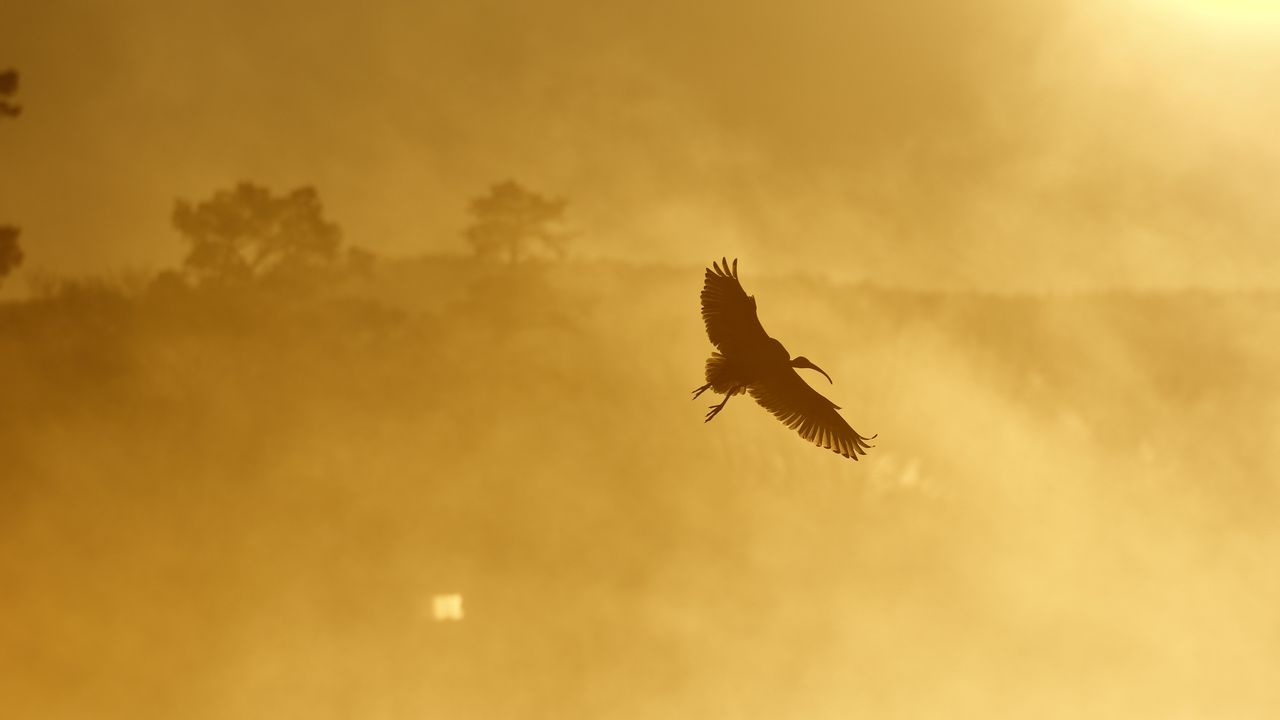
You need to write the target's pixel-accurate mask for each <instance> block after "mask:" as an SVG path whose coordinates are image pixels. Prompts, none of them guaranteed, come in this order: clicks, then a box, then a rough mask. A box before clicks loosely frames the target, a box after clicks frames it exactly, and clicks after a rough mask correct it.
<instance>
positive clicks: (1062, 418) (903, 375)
mask: <svg viewBox="0 0 1280 720" xmlns="http://www.w3.org/2000/svg"><path fill="white" fill-rule="evenodd" d="M742 279H743V283H744V285H745V286H746V287H747V290H748V291H749V292H751V293H753V294H755V295H757V297H758V298H759V302H760V313H761V318H762V320H763V322H764V325H765V327H766V328H767V329H768V330H769V331H770V332H771V333H772V334H773V335H775V336H776V337H779V338H780V339H782V340H783V341H784V342H785V343H786V345H787V347H788V349H789V350H790V351H791V352H792V354H793V355H795V354H804V355H806V356H808V357H809V358H811V359H813V360H814V361H815V362H817V363H818V364H819V365H821V366H822V367H823V368H824V369H825V370H826V371H827V372H829V373H830V374H831V376H832V378H833V379H834V381H835V384H834V385H831V386H826V385H825V383H824V386H823V387H821V388H819V390H820V392H824V393H827V394H828V395H829V397H831V398H832V399H833V400H834V401H835V402H837V403H838V404H839V405H841V406H842V407H843V408H844V410H843V414H844V415H845V417H846V418H847V419H848V420H849V421H850V423H851V424H852V425H853V426H854V427H855V428H857V429H858V430H859V431H860V432H862V433H863V434H871V433H879V438H878V439H877V440H876V441H875V442H876V447H875V448H874V449H873V450H872V451H871V452H870V454H869V455H868V456H867V457H866V458H864V459H863V460H862V461H861V462H858V463H854V462H850V461H848V460H844V459H842V458H839V457H837V456H836V455H834V454H832V453H829V452H825V451H822V450H820V449H817V448H813V447H810V446H808V445H806V444H805V443H804V442H803V441H801V440H800V439H799V438H797V437H796V436H795V435H794V434H793V433H791V432H790V431H787V430H786V429H785V428H783V427H781V426H780V425H779V424H778V423H777V422H776V421H775V420H773V419H772V418H771V417H769V416H768V415H767V414H766V413H764V412H763V411H761V410H760V409H759V408H758V407H756V406H755V405H754V403H753V402H751V401H750V400H747V399H743V398H736V399H734V400H732V401H731V402H730V403H729V405H728V406H727V408H726V410H725V412H724V413H722V414H721V415H720V417H718V418H717V419H716V420H715V421H714V422H712V423H710V424H708V425H704V424H703V423H702V415H703V411H704V409H705V408H704V406H705V405H706V403H705V402H703V400H705V399H706V398H705V397H704V398H703V399H700V400H699V401H697V402H690V401H689V399H688V396H689V395H688V394H689V391H690V390H691V389H693V388H694V387H696V386H697V385H699V384H701V382H702V380H701V373H702V363H703V361H704V359H705V357H706V355H707V353H708V351H709V345H708V344H707V342H706V338H705V335H704V334H703V329H702V327H701V321H700V319H699V317H698V308H697V295H698V289H699V287H700V284H701V270H700V269H697V268H677V267H659V266H654V267H635V266H629V265H625V264H619V263H605V262H592V263H585V262H584V263H566V264H526V265H521V266H516V267H509V266H503V265H496V264H481V263H477V262H474V261H472V260H469V259H462V258H449V257H428V258H421V259H417V260H411V261H410V260H405V261H396V262H386V263H383V264H382V265H380V266H379V267H378V268H376V269H375V271H374V273H373V274H372V275H371V276H369V277H367V278H363V279H359V278H356V279H348V280H347V281H345V282H344V283H343V284H342V285H341V286H337V287H333V288H330V289H328V290H326V291H324V292H320V293H312V294H305V295H303V294H289V293H285V292H283V291H280V290H270V289H266V288H250V289H243V290H240V291H236V292H230V291H223V292H213V291H193V290H185V289H181V288H175V287H169V286H164V285H161V284H157V285H155V286H153V287H152V288H151V289H149V290H139V291H137V292H124V291H120V290H116V289H112V288H110V287H105V286H98V285H94V284H92V283H87V284H82V285H77V286H72V287H68V288H66V289H64V290H62V291H60V292H56V293H50V294H49V295H48V296H46V297H42V298H37V299H33V300H30V301H26V302H23V303H9V304H4V305H0V374H3V377H5V378H7V381H6V383H5V391H4V395H5V397H4V400H3V402H2V403H0V458H3V463H4V466H3V474H2V475H0V587H4V588H6V590H5V592H4V594H3V595H0V697H4V698H7V700H6V701H5V702H6V703H9V704H10V705H11V708H12V712H11V713H8V714H11V716H13V717H37V716H40V717H83V716H89V715H92V716H93V717H98V718H144V717H156V718H166V717H191V718H201V717H207V718H224V717H226V718H231V717H236V718H240V717H284V716H307V717H316V718H328V717H334V718H338V717H404V716H416V717H451V716H452V717H525V718H541V717H546V718H560V717H620V718H667V717H761V718H766V717H767V718H779V717H794V718H814V717H851V716H870V717H884V718H896V717H927V716H938V713H939V712H940V711H945V712H944V714H946V715H948V716H953V717H955V716H967V715H975V716H976V715H979V714H980V715H982V716H986V717H993V716H994V717H1029V716H1034V717H1080V716H1089V717H1100V718H1107V717H1115V718H1124V717H1132V716H1134V715H1135V714H1138V715H1142V716H1148V717H1150V716H1172V715H1175V714H1177V713H1183V714H1187V715H1190V716H1204V715H1209V714H1212V715H1215V716H1230V717H1263V715H1261V714H1258V713H1259V712H1260V710H1259V709H1260V708H1267V707H1275V706H1276V705H1277V704H1280V690H1277V689H1276V686H1275V685H1274V683H1270V682H1269V681H1268V680H1269V678H1267V677H1266V675H1267V672H1266V669H1267V668H1271V667H1275V664H1276V662H1277V661H1280V651H1277V649H1276V644H1275V642H1274V638H1275V636H1276V633H1277V632H1280V623H1278V622H1277V620H1276V618H1275V614H1274V612H1273V611H1272V610H1271V609H1272V608H1274V607H1275V606H1276V605H1277V604H1280V581H1277V579H1276V574H1275V573H1274V567H1275V565H1276V563H1277V561H1280V554H1278V552H1277V548H1280V543H1277V541H1278V540H1280V531H1278V530H1277V528H1276V525H1275V523H1274V518H1275V517H1276V512H1277V510H1280V487H1278V486H1277V483H1276V480H1277V478H1278V477H1280V473H1278V472H1277V471H1278V470H1280V461H1277V459H1276V457H1275V454H1274V453H1273V452H1272V451H1271V449H1272V448H1273V447H1275V446H1276V444H1277V443H1278V442H1280V401H1278V400H1277V398H1280V387H1278V386H1280V380H1278V379H1277V375H1276V373H1275V368H1276V367H1280V294H1274V293H1271V294H1268V293H1257V294H1214V293H1207V292H1196V291H1187V292H1181V293H1164V294H1150V293H1149V294H1142V293H1130V292H1115V293H1105V294H1091V295H1073V296H997V295H981V294H942V293H927V292H915V291H905V290H894V289H887V288H877V287H870V286H840V285H833V284H829V283H826V282H823V281H819V280H815V279H812V278H802V277H793V276H785V277H783V276H772V275H768V274H766V273H762V272H758V271H757V270H756V269H753V268H751V267H750V266H749V265H748V264H747V263H746V262H745V261H744V263H743V269H742ZM811 382H814V383H815V387H817V384H816V383H818V382H823V381H822V379H821V378H820V377H819V376H817V375H816V374H815V375H813V378H812V379H811ZM453 592H457V593H461V594H462V595H463V596H464V598H465V602H466V613H467V614H466V619H465V620H464V621H463V622H460V623H438V622H433V621H432V619H431V616H430V609H431V598H432V596H433V595H435V594H438V593H453ZM926 641H927V642H926ZM1227 657H1229V658H1232V659H1233V660H1234V662H1233V663H1232V665H1231V666H1230V667H1231V668H1232V669H1231V670H1228V669H1227V666H1225V665H1217V664H1216V663H1214V662H1213V660H1214V659H1215V658H1227ZM1242 667H1245V668H1248V667H1253V668H1257V672H1256V674H1251V673H1247V672H1246V673H1243V674H1242V673H1240V672H1239V668H1242ZM1014 668H1017V669H1018V671H1019V673H1020V675H1019V677H1020V678H1022V680H1023V681H1022V682H1021V683H1020V684H1018V685H1017V686H1009V685H1007V684H1006V683H1005V681H1004V678H1005V677H1007V676H1008V674H1009V672H1010V671H1011V670H1012V669H1014ZM1067 701H1070V704H1069V705H1068V704H1066V703H1067Z"/></svg>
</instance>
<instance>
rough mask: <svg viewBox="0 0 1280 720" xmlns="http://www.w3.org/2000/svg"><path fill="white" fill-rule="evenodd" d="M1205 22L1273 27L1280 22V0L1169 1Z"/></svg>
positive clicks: (1169, 3) (1170, 3)
mask: <svg viewBox="0 0 1280 720" xmlns="http://www.w3.org/2000/svg"><path fill="white" fill-rule="evenodd" d="M1167 4H1168V5H1171V6H1176V7H1178V8H1180V9H1184V10H1187V11H1190V12H1193V13H1195V14H1196V15H1198V16H1201V17H1203V18H1204V19H1205V20H1218V21H1227V22H1232V23H1246V24H1248V23H1258V24H1266V25H1271V24H1274V23H1276V22H1280V0H1168V2H1167Z"/></svg>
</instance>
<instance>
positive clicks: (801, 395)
mask: <svg viewBox="0 0 1280 720" xmlns="http://www.w3.org/2000/svg"><path fill="white" fill-rule="evenodd" d="M750 392H751V397H753V398H755V399H756V402H758V403H760V405H761V406H763V407H764V409H766V410H768V411H769V412H771V413H773V415H774V417H776V418H778V419H779V420H781V421H782V422H783V423H784V424H785V425H786V426H787V427H789V428H792V429H794V430H795V431H796V432H798V433H800V437H802V438H804V439H805V440H808V441H809V442H812V443H813V444H815V445H817V446H819V447H824V448H827V449H828V450H831V451H833V452H837V453H840V454H841V455H843V456H845V457H847V458H852V459H854V460H857V459H858V455H866V454H867V453H866V448H869V447H871V446H870V445H869V444H867V441H868V440H871V439H873V438H874V437H875V436H874V435H873V436H871V437H870V438H866V437H863V436H861V435H859V434H858V433H857V432H856V431H855V430H854V429H853V428H851V427H849V423H847V422H845V420H844V418H842V417H840V413H838V412H836V411H837V410H839V409H840V408H839V407H837V406H836V404H835V403H833V402H831V401H830V400H828V399H826V398H825V397H823V396H822V395H820V394H819V393H818V391H817V390H814V389H813V388H811V387H809V384H808V383H806V382H805V381H804V379H803V378H801V377H800V375H799V374H797V373H796V371H795V370H792V369H790V368H787V370H786V372H779V373H773V374H771V375H770V376H769V377H767V378H765V379H763V380H762V381H758V382H756V383H755V384H753V385H752V386H751V389H750Z"/></svg>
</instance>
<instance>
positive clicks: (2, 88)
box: [0, 70, 22, 117]
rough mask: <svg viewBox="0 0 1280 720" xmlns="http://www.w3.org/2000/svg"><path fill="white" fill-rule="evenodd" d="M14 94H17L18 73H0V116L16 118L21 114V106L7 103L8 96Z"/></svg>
mask: <svg viewBox="0 0 1280 720" xmlns="http://www.w3.org/2000/svg"><path fill="white" fill-rule="evenodd" d="M16 92H18V71H17V70H5V71H4V72H0V116H3V115H8V116H9V117H17V116H18V115H20V114H21V113H22V107H21V106H18V105H14V104H13V103H11V102H9V98H10V96H12V95H13V94H14V93H16Z"/></svg>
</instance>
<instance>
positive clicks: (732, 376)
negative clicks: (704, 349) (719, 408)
mask: <svg viewBox="0 0 1280 720" xmlns="http://www.w3.org/2000/svg"><path fill="white" fill-rule="evenodd" d="M707 382H709V383H711V389H712V390H714V391H716V392H718V393H720V394H721V395H723V394H725V393H727V392H729V391H730V390H734V393H733V394H734V395H738V394H741V393H744V392H746V388H744V387H743V386H742V382H741V377H740V375H739V374H737V373H735V372H734V368H733V363H732V362H730V360H729V358H727V357H725V356H723V355H721V354H720V353H718V352H713V353H711V357H709V358H707Z"/></svg>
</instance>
